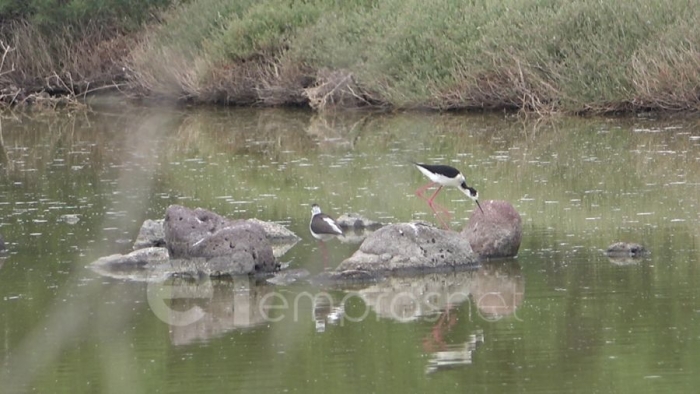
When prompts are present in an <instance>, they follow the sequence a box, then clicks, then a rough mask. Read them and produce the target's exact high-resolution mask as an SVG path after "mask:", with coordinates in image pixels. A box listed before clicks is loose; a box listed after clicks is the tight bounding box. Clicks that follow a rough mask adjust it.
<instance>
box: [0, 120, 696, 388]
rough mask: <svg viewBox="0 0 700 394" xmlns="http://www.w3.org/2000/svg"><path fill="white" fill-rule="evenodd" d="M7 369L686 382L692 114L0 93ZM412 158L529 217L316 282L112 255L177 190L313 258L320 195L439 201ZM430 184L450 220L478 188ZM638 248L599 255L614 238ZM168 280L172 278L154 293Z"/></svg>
mask: <svg viewBox="0 0 700 394" xmlns="http://www.w3.org/2000/svg"><path fill="white" fill-rule="evenodd" d="M1 119H2V123H1V124H2V127H1V128H0V131H1V134H0V136H1V137H2V138H1V139H0V143H1V144H2V146H1V148H2V149H0V170H1V171H0V178H1V182H0V233H1V234H2V236H3V237H4V239H5V243H6V246H7V251H6V252H4V254H3V256H2V259H0V368H1V370H0V382H1V383H0V384H1V386H2V392H3V393H4V392H66V393H76V392H89V393H95V392H118V393H127V392H128V393H138V392H144V393H146V392H147V393H152V392H162V393H197V392H300V393H307V392H323V393H346V392H347V393H349V392H368V393H369V392H376V393H391V392H396V393H408V392H491V393H493V392H504V393H511V392H605V393H607V392H636V393H643V392H660V391H663V392H695V391H696V388H697V387H698V386H699V385H700V374H698V366H700V261H699V259H698V256H699V255H700V250H699V237H700V213H699V212H700V128H699V126H700V122H698V121H697V120H688V119H665V120H658V119H653V118H644V117H640V118H633V119H604V118H596V119H581V118H556V119H553V120H549V121H530V120H523V119H518V118H515V117H509V116H503V115H483V116H482V115H469V116H466V115H434V114H421V113H419V114H393V115H370V114H366V113H353V114H349V115H348V114H346V115H342V116H341V115H324V116H319V115H315V114H311V113H307V112H296V111H282V110H216V111H212V110H203V109H197V110H180V109H163V108H158V109H133V108H128V107H120V108H98V109H96V110H95V111H94V112H91V113H80V114H35V115H32V116H29V115H25V114H22V115H20V114H7V113H6V114H3V115H2V118H1ZM409 160H418V161H425V162H434V163H445V164H451V165H454V166H456V167H458V168H460V169H461V170H462V171H463V172H464V173H465V174H466V176H467V178H468V181H469V182H470V183H471V184H473V185H474V186H475V187H476V188H477V189H479V191H480V198H481V200H491V199H493V200H506V201H509V202H511V203H512V204H513V205H514V206H515V207H516V209H517V210H518V211H519V213H520V215H521V216H522V219H523V240H522V245H521V248H520V253H519V255H518V257H517V258H516V259H512V260H507V261H500V262H491V263H485V264H483V265H482V266H480V267H479V268H477V269H474V270H471V271H465V272H457V273H446V274H445V273H443V274H431V275H423V276H418V277H401V278H392V279H390V280H386V281H383V282H379V283H371V284H364V285H361V284H355V285H352V286H336V287H325V286H320V285H315V284H313V283H312V282H308V281H306V280H301V281H297V282H295V283H293V284H289V285H280V284H272V283H269V282H266V281H265V280H261V279H249V278H235V279H233V280H228V281H208V280H203V281H200V282H191V281H184V280H179V279H170V280H167V281H164V282H163V281H155V282H154V281H151V282H144V281H141V280H139V279H138V278H134V277H130V276H129V275H124V277H119V276H112V277H106V276H101V275H99V274H97V273H96V272H94V271H92V270H90V269H88V268H86V267H87V266H88V265H89V264H90V263H91V262H92V261H94V260H96V259H97V258H99V257H101V256H105V255H109V254H113V253H125V252H128V251H130V250H131V245H132V243H133V241H134V239H135V237H136V235H137V233H138V230H139V228H140V226H141V224H142V223H143V221H144V220H145V219H158V218H162V217H163V215H164V212H165V209H166V207H167V206H169V205H170V204H181V205H185V206H187V207H191V208H195V207H202V208H206V209H209V210H212V211H215V212H217V213H220V214H222V215H225V216H228V217H232V218H250V217H256V218H259V219H262V220H268V221H274V222H277V223H281V224H283V225H285V226H287V227H288V228H289V229H291V230H292V231H294V232H295V233H296V234H298V235H299V236H300V237H301V238H302V240H301V241H300V242H299V243H297V244H296V245H294V246H293V247H292V248H291V249H290V250H289V251H288V252H287V253H285V254H284V255H283V256H282V257H281V258H280V260H281V261H282V262H283V263H288V264H289V268H290V269H305V270H308V271H309V272H310V273H311V275H312V276H313V275H315V274H318V273H320V272H322V271H323V270H324V269H326V268H332V267H333V266H335V265H337V264H338V263H339V262H340V261H342V260H343V259H344V258H346V257H348V256H350V255H351V254H352V253H353V252H354V251H355V250H356V249H357V248H358V243H356V242H354V241H353V240H352V237H347V239H345V240H332V241H329V242H327V243H325V244H319V243H318V242H317V241H316V240H314V239H313V238H312V237H311V235H310V234H309V233H308V220H309V216H310V204H311V203H314V202H316V203H319V204H320V205H321V207H322V208H323V210H324V212H326V213H328V214H331V215H333V216H340V215H341V214H343V213H351V212H354V213H359V214H362V215H364V216H366V217H368V218H370V219H373V220H377V221H381V222H384V223H392V222H404V221H410V220H425V221H430V222H434V223H436V219H435V217H433V215H432V214H431V212H430V210H429V208H428V207H427V205H426V204H425V202H423V201H421V200H420V199H418V198H416V196H415V195H414V191H415V190H416V189H417V188H418V187H420V186H421V185H423V184H425V183H426V181H427V180H426V179H425V178H424V177H423V176H422V175H421V174H420V173H419V172H418V171H416V170H415V169H414V168H413V167H412V166H411V165H410V164H409ZM437 201H439V203H440V204H441V205H445V206H447V207H448V208H449V209H450V211H451V213H452V221H451V223H450V225H451V226H452V228H453V229H460V228H461V227H462V226H463V224H464V223H465V221H466V219H467V218H468V217H469V215H470V214H471V211H472V209H474V205H473V203H472V202H471V201H468V200H467V199H466V198H465V197H464V195H462V194H461V193H459V192H457V191H456V190H449V189H448V190H444V191H443V192H441V193H440V195H439V196H438V198H437ZM618 240H623V241H634V242H639V243H642V244H644V245H645V246H646V247H647V248H648V249H649V250H650V251H651V254H650V255H649V256H647V257H645V258H642V259H621V260H620V259H619V260H611V259H608V258H607V257H606V256H605V255H604V254H603V250H604V249H605V248H606V247H607V246H608V245H609V244H611V243H612V242H614V241H618ZM164 294H165V296H164Z"/></svg>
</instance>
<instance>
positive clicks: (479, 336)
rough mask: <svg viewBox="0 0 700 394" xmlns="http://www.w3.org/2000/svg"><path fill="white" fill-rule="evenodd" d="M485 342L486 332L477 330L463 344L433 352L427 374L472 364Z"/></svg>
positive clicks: (426, 369)
mask: <svg viewBox="0 0 700 394" xmlns="http://www.w3.org/2000/svg"><path fill="white" fill-rule="evenodd" d="M483 342H484V332H483V331H482V330H477V331H476V332H475V333H474V334H470V335H469V339H468V340H467V341H466V342H463V343H457V344H453V345H447V346H446V347H445V348H444V349H442V350H438V351H435V352H432V355H431V356H430V359H429V360H428V366H427V367H425V373H426V374H431V373H435V372H437V371H439V370H442V369H449V368H455V367H459V366H463V365H469V364H471V363H472V355H473V354H474V351H475V350H476V348H477V347H478V346H479V345H480V344H482V343H483Z"/></svg>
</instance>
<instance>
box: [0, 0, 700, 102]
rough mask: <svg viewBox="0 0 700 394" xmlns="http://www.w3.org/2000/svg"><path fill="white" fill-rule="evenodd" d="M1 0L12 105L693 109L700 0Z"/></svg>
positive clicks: (4, 76) (1, 91) (3, 83)
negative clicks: (35, 101)
mask: <svg viewBox="0 0 700 394" xmlns="http://www.w3.org/2000/svg"><path fill="white" fill-rule="evenodd" d="M5 3H8V4H9V3H12V1H11V0H0V13H1V14H0V20H3V21H4V20H6V19H8V18H7V16H6V15H10V14H11V15H13V18H12V24H11V25H12V29H9V30H8V29H7V28H5V27H3V31H2V37H3V38H2V44H3V46H2V47H0V55H2V54H3V52H4V56H3V57H2V60H3V63H2V64H1V65H0V66H2V69H0V95H4V101H5V102H7V101H8V94H11V93H12V92H13V90H12V89H10V86H15V87H23V88H24V89H25V93H26V92H39V91H46V92H49V93H68V94H72V95H80V94H84V93H85V92H88V91H90V90H91V89H95V88H101V87H104V86H119V87H121V89H122V90H124V91H128V92H130V93H132V94H134V93H137V94H139V95H142V96H150V97H160V98H171V99H177V100H183V101H189V102H197V103H224V104H234V105H309V106H311V107H313V108H316V109H319V110H323V109H329V108H335V107H343V108H345V107H363V106H370V107H385V108H428V109H438V110H446V109H513V110H526V111H537V112H545V113H549V112H566V113H605V112H636V111H645V110H661V111H697V110H698V109H700V30H698V29H697V28H695V27H696V26H697V25H698V24H700V11H698V10H700V0H688V1H683V2H679V1H674V0H640V1H637V2H632V3H625V2H609V3H606V2H602V3H601V2H599V1H597V0H574V1H563V0H534V1H533V0H504V1H500V2H492V1H486V0H476V1H461V0H438V1H433V2H427V3H426V2H422V1H418V0H383V1H377V0H374V1H372V0H348V1H344V2H338V1H335V0H332V1H331V0H305V1H304V0H255V1H254V0H238V1H231V0H190V1H179V2H177V1H176V2H171V1H166V0H161V1H155V0H152V1H149V2H147V3H148V7H149V9H152V10H154V11H156V10H163V9H164V6H165V5H167V4H168V3H172V4H171V7H169V8H167V9H165V11H163V12H158V13H157V14H156V13H152V14H147V13H142V12H133V11H132V12H130V11H129V10H136V9H140V8H139V7H140V6H139V5H138V4H137V3H139V4H143V2H138V1H134V0H111V1H102V2H98V1H97V0H93V1H92V2H91V1H88V0H84V1H81V2H78V1H72V2H71V1H68V2H65V3H67V4H69V5H73V6H74V7H77V4H92V3H95V4H97V3H105V4H108V5H109V6H110V7H111V8H109V7H103V8H99V9H101V10H102V11H101V13H94V15H93V14H90V13H83V14H80V13H76V15H83V17H84V18H86V19H80V18H78V17H72V18H66V19H65V23H64V24H62V25H60V26H59V25H56V24H55V23H48V22H47V20H46V18H47V17H46V16H44V17H42V18H39V17H37V16H36V15H37V14H38V13H39V12H38V11H33V12H34V13H32V12H29V11H27V10H24V11H23V12H24V13H25V14H27V15H31V16H32V17H31V18H26V17H22V15H21V14H22V12H19V14H20V15H19V16H18V12H17V11H12V10H11V9H10V11H11V13H10V12H8V9H9V8H7V7H6V6H5V7H3V6H2V5H3V4H5ZM30 3H37V4H45V3H49V2H47V1H42V0H35V1H34V2H30ZM17 4H20V3H17ZM22 4H23V3H22ZM117 5H119V6H120V7H122V8H118V7H117ZM104 9H110V10H112V9H113V10H114V11H112V12H110V13H106V12H105V11H104ZM117 10H118V11H117ZM66 12H67V11H66ZM66 15H73V14H70V13H67V14H66ZM86 15H88V16H89V15H92V16H91V17H87V16H86ZM143 15H150V16H149V17H144V16H143ZM25 16H26V15H25ZM49 19H50V18H49ZM55 20H64V19H61V18H59V19H55ZM143 22H148V23H146V24H145V25H144V24H143ZM4 25H6V24H4ZM67 25H68V26H73V27H72V28H71V29H68V28H66V26H67ZM47 26H49V27H50V32H49V33H48V34H47V32H46V28H47ZM105 26H108V27H110V28H105ZM78 27H79V28H78ZM57 30H58V31H59V34H56V31H57ZM17 90H18V89H17V88H16V89H15V91H17ZM24 96H26V94H24ZM10 101H11V100H10Z"/></svg>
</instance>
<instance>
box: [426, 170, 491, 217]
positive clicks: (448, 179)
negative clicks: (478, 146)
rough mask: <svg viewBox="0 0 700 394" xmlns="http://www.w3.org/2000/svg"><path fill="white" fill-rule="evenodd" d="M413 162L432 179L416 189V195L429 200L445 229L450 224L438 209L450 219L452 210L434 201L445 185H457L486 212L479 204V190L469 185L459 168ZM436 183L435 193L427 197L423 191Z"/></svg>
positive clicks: (482, 211)
mask: <svg viewBox="0 0 700 394" xmlns="http://www.w3.org/2000/svg"><path fill="white" fill-rule="evenodd" d="M413 164H414V165H415V166H416V168H418V170H420V172H422V173H423V175H425V176H426V177H428V179H430V183H428V184H427V185H424V186H422V187H420V188H418V190H416V195H417V196H418V197H420V198H422V199H423V200H425V201H427V202H428V206H429V207H430V209H432V210H433V214H434V215H435V216H436V217H437V218H438V220H439V221H440V222H441V223H442V225H443V226H444V227H445V229H448V230H449V228H450V226H449V225H448V224H447V223H446V222H445V221H444V220H442V218H441V217H440V214H439V213H438V211H439V212H442V213H444V214H445V215H446V216H447V218H448V219H449V218H450V217H451V215H450V212H449V211H448V210H447V208H445V207H443V206H441V205H439V204H437V203H435V202H434V200H435V197H436V196H437V195H438V193H440V190H442V188H443V187H445V186H450V187H455V188H457V189H459V190H460V191H461V192H462V193H464V194H465V195H466V196H467V197H469V198H471V199H472V200H474V202H476V205H477V206H478V207H479V210H480V211H481V213H484V210H483V209H481V204H479V200H478V198H479V192H477V191H476V189H474V188H473V187H471V186H469V185H467V180H466V179H465V178H464V175H462V173H461V172H460V171H459V170H458V169H456V168H454V167H451V166H447V165H442V164H423V163H416V162H413ZM435 185H437V186H438V188H437V190H436V191H435V193H433V195H432V196H430V198H427V197H425V196H424V195H423V193H425V191H426V190H428V189H430V188H431V187H433V186H435Z"/></svg>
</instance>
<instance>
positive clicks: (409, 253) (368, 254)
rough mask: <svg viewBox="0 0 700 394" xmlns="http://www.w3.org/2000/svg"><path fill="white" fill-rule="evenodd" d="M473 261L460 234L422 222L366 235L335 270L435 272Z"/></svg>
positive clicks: (388, 227) (400, 224)
mask: <svg viewBox="0 0 700 394" xmlns="http://www.w3.org/2000/svg"><path fill="white" fill-rule="evenodd" d="M476 264H477V256H476V254H474V252H473V251H472V249H471V247H470V245H469V241H468V240H467V239H466V238H464V237H462V236H460V234H458V233H455V232H451V231H445V230H441V229H438V228H436V227H433V226H432V225H429V224H427V223H423V222H412V223H399V224H392V225H388V226H386V227H382V228H381V229H379V230H377V231H375V232H374V233H372V234H370V235H369V236H368V237H367V239H365V241H364V242H363V243H362V245H360V248H359V250H358V251H357V252H355V253H354V254H353V255H352V256H351V257H349V258H348V259H346V260H344V261H343V262H342V263H340V265H339V266H338V268H337V269H336V271H346V270H352V271H370V272H401V271H413V272H423V271H439V270H453V269H455V268H457V267H463V266H470V265H472V266H473V265H476Z"/></svg>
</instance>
